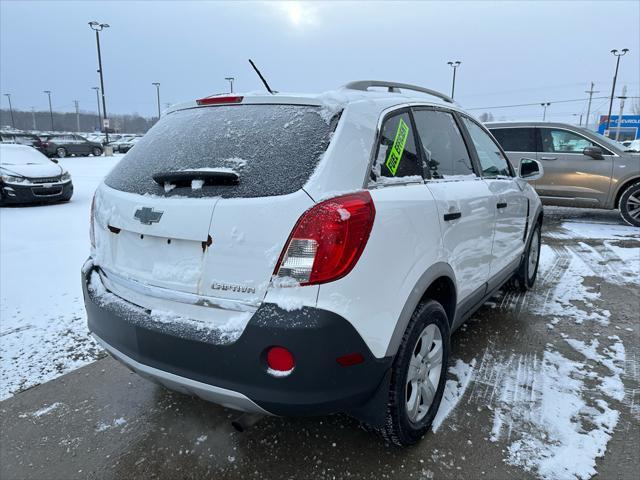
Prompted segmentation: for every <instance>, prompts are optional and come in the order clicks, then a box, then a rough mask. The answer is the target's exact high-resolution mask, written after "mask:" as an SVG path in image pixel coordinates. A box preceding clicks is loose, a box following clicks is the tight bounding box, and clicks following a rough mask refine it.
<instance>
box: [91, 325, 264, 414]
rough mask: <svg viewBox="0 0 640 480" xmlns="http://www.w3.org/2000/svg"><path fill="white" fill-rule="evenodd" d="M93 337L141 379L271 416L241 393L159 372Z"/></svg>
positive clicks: (221, 403) (230, 406) (236, 408)
mask: <svg viewBox="0 0 640 480" xmlns="http://www.w3.org/2000/svg"><path fill="white" fill-rule="evenodd" d="M92 335H93V337H94V338H95V339H96V341H97V342H98V343H99V344H100V345H101V346H102V347H103V348H104V349H105V350H107V351H108V352H109V353H110V354H111V355H112V356H113V358H115V359H116V360H118V361H119V362H121V363H123V364H124V365H126V366H127V367H129V368H130V369H131V370H133V371H134V372H136V373H137V374H138V375H140V376H141V377H144V378H146V379H148V380H151V381H153V382H156V383H159V384H160V385H163V386H165V387H167V388H168V389H170V390H175V391H177V392H181V393H186V394H189V395H195V396H197V397H200V398H202V399H203V400H207V401H209V402H213V403H217V404H218V405H222V406H223V407H226V408H232V409H234V410H240V411H243V412H251V413H261V414H263V415H271V414H270V413H269V412H267V411H266V410H264V409H263V408H260V407H259V406H258V405H256V404H255V403H254V402H253V401H251V399H249V398H248V397H246V396H244V395H243V394H241V393H238V392H234V391H233V390H227V389H226V388H221V387H215V386H213V385H208V384H206V383H202V382H198V381H196V380H191V379H190V378H185V377H180V376H178V375H175V374H173V373H169V372H165V371H162V370H158V369H157V368H153V367H149V366H148V365H143V364H142V363H139V362H136V361H135V360H134V359H132V358H129V357H127V356H126V355H125V354H123V353H122V352H120V351H118V350H116V349H115V348H113V347H112V346H111V345H109V344H108V343H107V342H105V341H104V340H102V339H101V338H100V337H99V336H97V335H96V334H95V333H93V334H92Z"/></svg>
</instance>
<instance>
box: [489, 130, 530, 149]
mask: <svg viewBox="0 0 640 480" xmlns="http://www.w3.org/2000/svg"><path fill="white" fill-rule="evenodd" d="M490 131H491V134H492V135H493V136H494V137H495V138H496V140H498V143H500V145H501V146H502V148H503V149H504V150H506V151H507V152H535V151H536V129H535V128H533V127H525V128H491V129H490Z"/></svg>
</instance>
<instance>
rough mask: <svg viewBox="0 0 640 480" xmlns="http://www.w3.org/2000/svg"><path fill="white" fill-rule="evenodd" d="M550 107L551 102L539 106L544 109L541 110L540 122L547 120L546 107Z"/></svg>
mask: <svg viewBox="0 0 640 480" xmlns="http://www.w3.org/2000/svg"><path fill="white" fill-rule="evenodd" d="M549 105H551V102H544V103H541V104H540V106H541V107H542V108H543V109H544V110H542V121H543V122H544V121H545V120H546V119H547V107H548V106H549Z"/></svg>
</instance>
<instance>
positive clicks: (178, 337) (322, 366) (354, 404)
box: [82, 265, 392, 415]
mask: <svg viewBox="0 0 640 480" xmlns="http://www.w3.org/2000/svg"><path fill="white" fill-rule="evenodd" d="M82 278H83V290H84V297H85V306H86V309H87V318H88V326H89V331H90V332H91V333H92V334H93V335H94V336H95V337H96V338H97V339H98V340H99V341H100V342H101V343H102V344H103V345H104V346H105V348H107V350H109V351H110V352H111V353H112V355H113V356H114V357H116V358H117V359H119V360H120V361H121V362H123V363H125V364H126V365H128V366H129V367H130V368H132V369H133V370H134V371H137V372H139V373H141V375H142V376H146V377H151V378H152V379H154V380H156V381H158V382H160V383H162V384H164V385H165V386H167V387H169V388H172V389H174V390H178V391H183V392H188V393H192V394H195V395H197V396H200V397H202V398H204V399H206V400H210V401H213V402H214V403H219V404H221V405H224V406H227V407H231V408H236V409H239V410H245V411H259V412H261V413H267V412H268V413H270V414H273V415H308V414H326V413H334V412H340V411H343V412H344V411H346V412H349V411H351V410H352V409H357V408H358V407H359V406H361V405H362V404H364V403H366V401H367V400H368V399H369V398H370V397H371V396H372V395H373V394H374V392H375V391H376V389H377V388H378V386H379V385H380V384H381V382H382V380H383V378H384V377H385V373H386V372H387V371H388V370H389V368H390V365H391V360H392V359H391V358H382V359H377V358H375V357H374V356H373V355H372V354H371V352H370V350H369V349H368V348H367V346H366V344H365V343H364V341H363V340H362V338H361V337H360V336H359V335H358V333H357V332H356V330H355V329H354V328H353V326H352V325H351V324H350V323H349V322H347V321H346V320H345V319H344V318H342V317H340V316H339V315H336V314H334V313H332V312H328V311H325V310H319V309H315V308H310V307H303V308H301V309H297V310H293V311H287V310H285V309H283V308H280V307H278V306H277V305H275V304H269V303H263V304H262V305H261V306H260V307H259V308H258V309H257V311H256V312H255V313H253V315H252V317H251V319H250V320H249V322H248V323H247V325H246V327H245V328H244V330H243V331H242V333H241V335H240V336H239V337H238V338H237V339H234V340H233V341H228V340H225V339H224V338H223V337H222V335H220V333H219V332H215V330H214V329H198V328H197V327H196V326H193V325H190V324H189V323H184V322H174V321H168V322H158V321H157V320H156V319H154V318H152V316H151V313H150V312H149V311H148V310H145V309H142V308H140V307H137V306H135V305H133V304H131V303H129V302H127V301H125V300H123V299H122V298H120V297H117V296H116V295H114V294H113V293H111V292H109V291H108V290H106V289H105V288H104V285H103V284H102V283H98V282H99V280H100V277H99V276H98V275H97V272H96V269H95V268H93V267H90V266H89V265H85V268H83V276H82ZM274 345H279V346H283V347H285V348H287V349H288V350H289V351H291V352H292V354H293V355H294V357H295V362H296V366H295V369H294V370H293V372H292V373H291V375H288V376H287V377H283V378H278V377H273V376H271V375H269V374H268V373H267V369H268V366H267V364H266V350H267V349H268V348H269V347H271V346H274ZM355 352H357V353H360V354H361V355H362V356H363V358H364V361H363V362H362V363H361V364H358V365H352V366H347V367H345V366H341V365H340V364H339V363H338V362H337V359H338V358H339V357H341V356H344V355H348V354H351V353H355ZM229 392H231V393H229ZM253 405H255V407H254V406H253Z"/></svg>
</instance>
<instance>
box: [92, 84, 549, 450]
mask: <svg viewBox="0 0 640 480" xmlns="http://www.w3.org/2000/svg"><path fill="white" fill-rule="evenodd" d="M380 87H383V88H384V89H385V90H380ZM372 88H373V90H372ZM376 88H377V90H376ZM432 97H435V99H434V98H432ZM540 171H541V167H540V165H539V164H538V163H537V162H536V161H535V160H528V159H523V162H522V163H521V164H520V177H517V176H516V175H515V173H514V171H513V169H512V167H511V166H510V164H509V162H508V161H507V159H506V156H505V154H504V152H503V151H502V149H501V148H500V146H499V145H498V144H497V143H496V141H495V140H494V139H493V137H492V136H491V134H490V133H489V132H488V131H487V130H486V129H485V128H484V127H483V126H482V125H481V124H480V123H478V122H477V121H476V120H474V119H473V118H471V117H470V116H468V115H467V114H465V113H464V112H462V111H461V110H460V109H458V108H457V107H456V106H455V105H454V104H453V102H452V101H451V99H449V98H448V97H446V96H445V95H442V94H440V93H437V92H434V91H432V90H428V89H423V88H420V87H414V86H410V85H404V84H393V83H387V82H372V81H361V82H352V83H350V84H348V85H346V86H345V87H343V88H341V89H339V90H337V91H334V92H329V93H325V94H321V95H315V96H314V95H297V96H290V95H280V94H278V95H245V96H213V97H207V98H203V99H200V100H198V101H195V102H190V103H188V104H184V105H179V106H175V107H174V108H173V109H172V110H171V111H170V112H168V113H167V115H166V116H164V117H163V118H162V119H161V120H160V122H158V124H157V125H155V126H154V127H153V128H152V129H151V130H150V131H149V133H148V134H147V135H145V136H144V137H143V138H142V139H141V140H140V142H139V143H138V144H137V145H136V148H135V149H133V150H131V152H129V153H128V154H127V156H126V157H125V158H124V159H123V160H122V161H121V162H120V163H119V164H118V165H117V166H116V167H115V168H114V169H113V171H111V173H110V174H109V175H108V176H107V177H106V179H105V181H104V182H103V183H102V184H101V185H100V187H99V188H98V190H97V191H96V195H95V198H94V206H93V209H92V210H93V211H92V215H91V217H92V235H91V237H92V243H93V248H92V253H91V258H90V259H89V260H88V261H87V263H86V264H85V266H84V268H83V285H84V294H85V303H86V308H87V313H88V323H89V329H90V331H91V332H92V334H93V335H94V336H95V337H96V339H97V340H98V341H99V342H100V343H101V344H102V345H103V346H104V347H105V348H106V349H107V350H108V351H109V352H110V353H111V354H112V355H113V356H114V357H115V358H116V359H118V360H120V361H121V362H123V363H124V364H126V365H127V366H129V367H130V368H131V369H133V370H135V371H136V372H138V373H139V374H141V375H142V376H145V377H148V378H151V379H153V380H155V381H157V382H159V383H161V384H163V385H165V386H167V387H169V388H171V389H174V390H178V391H182V392H187V393H191V394H195V395H198V396H200V397H202V398H204V399H207V400H210V401H213V402H215V403H218V404H221V405H223V406H225V407H230V408H235V409H238V410H243V411H246V412H254V413H262V414H272V415H306V414H327V413H333V412H347V413H349V414H351V415H353V416H355V417H356V418H358V419H361V420H362V421H364V422H365V423H367V424H369V425H370V426H372V427H373V428H375V429H377V430H378V431H380V432H381V433H382V434H383V435H384V437H385V438H386V439H388V440H390V441H392V442H394V443H397V444H403V445H406V444H411V443H414V442H416V441H418V440H419V439H420V437H421V436H422V435H423V434H424V432H425V431H426V430H427V428H428V427H429V426H430V424H431V422H432V420H433V418H434V416H435V414H436V412H437V410H438V406H439V404H440V400H441V397H442V393H443V389H444V383H445V376H446V365H447V361H448V358H449V349H450V347H449V337H450V335H451V332H453V331H454V330H455V329H456V328H457V327H458V326H460V325H461V324H462V322H464V321H465V319H467V318H468V317H469V316H470V315H471V314H472V313H473V312H474V311H475V310H476V309H477V308H478V307H480V306H481V305H482V304H483V302H484V301H485V300H486V299H487V298H488V297H490V296H491V295H492V294H494V293H495V292H496V290H498V289H499V288H500V287H502V286H503V285H504V284H505V283H507V282H509V281H510V280H512V282H510V283H511V284H513V285H515V286H516V287H517V288H521V289H527V288H530V287H531V286H532V284H533V282H534V280H535V277H536V272H537V265H538V256H539V251H540V248H539V247H540V226H541V222H542V207H541V203H540V200H539V199H538V196H537V195H536V193H535V191H534V190H533V189H532V188H531V187H530V186H529V185H528V184H527V182H526V181H525V180H524V179H523V178H521V177H526V178H528V179H531V178H536V176H538V175H540Z"/></svg>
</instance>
